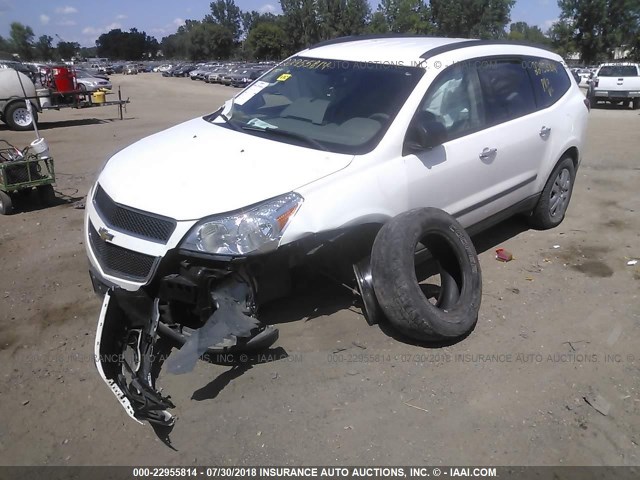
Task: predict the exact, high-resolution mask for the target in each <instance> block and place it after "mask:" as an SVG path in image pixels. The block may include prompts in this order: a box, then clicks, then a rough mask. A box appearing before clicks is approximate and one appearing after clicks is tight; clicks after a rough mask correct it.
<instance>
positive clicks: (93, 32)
mask: <svg viewBox="0 0 640 480" xmlns="http://www.w3.org/2000/svg"><path fill="white" fill-rule="evenodd" d="M116 28H122V25H120V24H119V23H118V22H114V23H111V24H109V25H105V26H104V27H84V28H83V29H82V34H83V35H86V36H87V37H93V38H95V37H98V36H100V35H102V34H103V33H107V32H108V31H110V30H114V29H116Z"/></svg>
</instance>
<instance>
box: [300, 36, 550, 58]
mask: <svg viewBox="0 0 640 480" xmlns="http://www.w3.org/2000/svg"><path fill="white" fill-rule="evenodd" d="M385 38H443V37H433V36H432V35H415V34H401V33H382V34H373V35H350V36H348V37H338V38H334V39H331V40H325V41H324V42H320V43H316V44H315V45H312V46H310V47H309V49H313V48H319V47H326V46H327V45H336V44H340V43H347V42H354V41H359V40H378V39H385ZM479 45H520V46H523V47H534V48H540V49H542V50H546V51H549V52H553V50H551V49H550V48H548V47H546V46H544V45H537V44H534V43H529V42H518V41H511V40H478V39H471V40H463V41H458V42H452V43H447V44H446V45H440V46H438V47H434V48H431V49H429V50H427V51H426V52H424V53H423V54H422V55H421V56H420V58H423V59H427V58H431V57H433V56H435V55H439V54H441V53H445V52H450V51H452V50H457V49H459V48H464V47H471V46H479Z"/></svg>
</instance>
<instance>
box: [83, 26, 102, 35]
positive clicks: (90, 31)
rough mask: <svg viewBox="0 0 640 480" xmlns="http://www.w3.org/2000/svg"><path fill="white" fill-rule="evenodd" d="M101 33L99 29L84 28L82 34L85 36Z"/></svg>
mask: <svg viewBox="0 0 640 480" xmlns="http://www.w3.org/2000/svg"><path fill="white" fill-rule="evenodd" d="M99 33H101V30H100V29H99V28H94V27H84V28H83V29H82V34H83V35H98V34H99Z"/></svg>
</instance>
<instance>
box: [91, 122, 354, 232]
mask: <svg viewBox="0 0 640 480" xmlns="http://www.w3.org/2000/svg"><path fill="white" fill-rule="evenodd" d="M352 159H353V155H343V154H337V153H331V152H325V151H321V150H313V149H310V148H305V147H300V146H296V145H289V144H287V143H283V142H279V141H275V140H268V139H264V138H260V137H257V136H254V135H251V134H249V133H244V132H236V131H234V130H231V129H229V128H226V127H222V126H220V125H215V124H211V123H209V122H207V121H205V120H203V119H202V118H197V119H194V120H190V121H188V122H185V123H183V124H180V125H178V126H176V127H173V128H170V129H168V130H165V131H163V132H160V133H157V134H155V135H151V136H150V137H147V138H144V139H142V140H140V141H138V142H136V143H134V144H133V145H131V146H129V147H127V148H125V149H124V150H121V151H120V152H118V153H117V154H115V155H114V156H113V157H111V159H110V160H109V162H108V163H107V165H106V166H105V168H104V170H103V171H102V173H101V174H100V177H99V179H98V182H99V183H100V185H101V186H102V188H103V189H104V190H105V191H106V192H107V194H108V195H109V196H110V197H111V198H112V199H113V200H114V201H115V202H117V203H120V204H122V205H126V206H129V207H133V208H137V209H140V210H144V211H147V212H151V213H156V214H158V215H164V216H168V217H171V218H175V219H176V220H197V219H200V218H203V217H206V216H209V215H214V214H218V213H225V212H230V211H233V210H237V209H240V208H242V207H246V206H249V205H252V204H255V203H258V202H261V201H263V200H267V199H269V198H273V197H276V196H278V195H281V194H285V193H288V192H291V191H293V190H295V189H296V188H299V187H301V186H303V185H306V184H308V183H311V182H313V181H315V180H318V179H320V178H322V177H324V176H327V175H330V174H332V173H334V172H337V171H338V170H341V169H343V168H345V167H346V166H348V165H349V163H351V160H352Z"/></svg>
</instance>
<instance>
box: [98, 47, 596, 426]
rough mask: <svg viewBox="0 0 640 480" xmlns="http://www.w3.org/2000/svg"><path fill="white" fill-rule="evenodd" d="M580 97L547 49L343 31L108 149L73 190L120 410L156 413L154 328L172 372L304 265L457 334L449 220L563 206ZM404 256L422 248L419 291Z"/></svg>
mask: <svg viewBox="0 0 640 480" xmlns="http://www.w3.org/2000/svg"><path fill="white" fill-rule="evenodd" d="M588 109H589V103H588V101H586V100H585V98H584V96H583V95H582V94H581V93H580V89H579V88H578V86H577V84H576V83H575V80H574V79H573V78H572V77H571V75H569V74H568V73H567V69H566V67H565V66H564V64H563V61H562V59H561V58H560V57H559V56H557V55H556V54H554V53H551V52H548V51H546V50H542V49H538V48H533V47H529V46H520V45H513V44H507V43H499V42H486V41H479V40H462V39H445V38H427V37H402V38H394V37H377V38H376V37H361V38H359V37H353V38H346V39H338V40H333V41H328V42H325V43H322V44H319V45H316V46H314V47H312V48H309V49H307V50H305V51H303V52H300V53H299V54H297V55H295V56H293V57H291V58H289V59H287V60H285V61H284V62H282V63H281V64H279V65H277V66H276V67H274V68H273V69H272V70H270V71H268V72H267V73H265V74H264V75H263V76H261V77H260V78H259V79H258V80H256V81H255V82H253V83H252V84H251V85H250V86H248V87H247V88H246V89H245V90H243V91H242V92H240V93H239V94H238V95H236V96H235V97H234V98H233V99H232V100H230V101H228V102H227V103H226V104H225V105H224V106H223V107H221V108H220V109H219V110H217V111H216V112H214V113H212V114H209V115H206V116H204V117H198V118H196V119H194V120H191V121H188V122H186V123H183V124H181V125H178V126H176V127H173V128H171V129H169V130H166V131H164V132H161V133H158V134H155V135H152V136H150V137H148V138H145V139H143V140H141V141H139V142H137V143H136V144H134V145H132V146H130V147H128V148H126V149H124V150H122V151H120V152H119V153H117V154H116V155H114V156H113V157H112V158H111V159H110V160H109V161H108V162H107V164H106V165H105V167H104V168H103V170H102V172H101V173H100V175H99V178H98V180H97V182H96V184H95V185H94V186H93V187H92V188H91V191H90V192H89V194H88V201H87V207H86V222H85V223H86V246H87V254H88V256H89V260H90V271H91V277H92V281H93V284H94V288H95V289H96V291H98V292H101V293H103V294H105V300H104V303H103V308H102V311H101V314H100V320H99V325H98V332H97V339H96V361H97V366H98V370H99V371H100V374H101V375H102V377H103V378H104V379H105V380H106V381H107V383H108V384H109V385H110V387H111V389H112V390H113V392H114V393H115V394H116V396H117V397H118V399H119V400H120V402H121V403H122V405H123V406H124V407H125V408H126V410H127V412H128V413H129V414H130V416H132V417H133V418H135V419H137V420H149V421H152V422H159V423H171V422H172V421H173V419H172V416H171V415H170V414H169V413H168V412H167V408H170V407H172V406H173V405H172V404H171V402H170V400H169V399H168V398H166V397H163V396H161V395H160V394H159V393H158V392H157V391H156V389H155V380H154V379H152V378H151V377H152V376H151V374H150V372H151V371H152V367H151V362H152V359H153V355H152V353H154V352H155V351H157V349H158V348H160V347H159V346H158V343H159V342H156V340H157V339H158V338H164V339H169V340H171V341H172V342H174V343H175V344H176V345H177V346H182V348H181V349H180V350H179V351H178V352H175V353H173V354H172V355H171V357H169V360H168V369H169V370H170V371H173V372H177V373H179V372H184V371H188V370H189V369H190V368H192V366H193V364H194V363H195V361H196V359H197V358H198V357H199V356H200V355H202V354H203V353H205V352H207V351H209V352H220V351H234V349H235V350H236V351H237V350H242V351H246V350H248V349H251V348H264V347H265V346H269V345H271V344H272V343H273V342H274V341H275V340H276V338H277V330H275V329H274V328H272V327H269V326H265V325H262V324H261V323H260V322H259V320H258V318H257V317H258V309H259V307H260V305H263V304H264V303H266V302H268V301H270V300H272V299H274V298H276V297H278V296H283V295H286V294H287V293H289V292H290V291H291V288H292V284H295V283H296V282H295V279H296V278H297V277H296V275H298V274H299V273H300V272H307V271H321V272H326V271H327V270H333V271H334V272H333V274H332V275H339V274H341V273H345V271H346V272H351V275H352V280H354V279H353V277H354V276H355V281H357V285H358V287H359V288H360V291H361V293H362V297H363V302H364V306H365V308H366V312H367V316H368V319H369V320H370V321H371V322H375V321H376V319H377V318H381V317H382V316H381V313H383V314H384V316H386V317H387V318H388V320H389V321H390V322H391V323H392V325H393V326H395V327H396V328H397V329H398V330H400V331H401V332H402V333H404V334H405V335H408V336H410V337H413V338H414V339H418V340H427V339H451V338H457V337H461V336H464V335H465V334H466V333H468V332H469V331H470V330H471V329H472V328H473V327H474V324H475V321H476V319H477V313H478V308H479V306H480V298H481V279H480V269H479V266H478V262H477V256H476V253H475V250H474V249H473V245H472V243H471V241H470V240H469V236H468V233H467V232H468V231H470V232H471V233H473V232H475V231H477V230H479V229H481V228H486V227H487V226H489V225H491V224H493V223H495V222H498V221H500V220H501V219H504V218H506V217H508V216H510V215H514V214H517V213H521V214H525V215H528V216H529V218H530V220H531V222H532V224H533V225H534V226H536V227H538V228H550V227H553V226H556V225H558V224H559V223H560V222H561V221H562V219H563V218H564V215H565V212H566V210H567V206H568V204H569V199H570V196H571V191H572V187H573V182H574V180H575V176H576V170H577V168H578V166H579V164H580V159H581V156H582V153H583V147H584V140H585V131H586V125H587V118H588ZM416 252H417V253H418V256H420V255H421V254H424V255H422V258H427V259H429V258H431V259H432V260H433V259H435V260H436V262H435V264H434V262H431V263H430V265H431V267H433V268H435V271H436V273H439V278H440V279H439V281H438V282H437V284H436V285H432V287H433V288H432V290H433V289H435V292H436V293H434V294H433V295H431V294H429V293H427V290H428V289H425V288H423V286H421V285H419V284H418V278H417V273H416V265H417V263H418V262H417V261H416V260H415V258H416V257H415V256H416ZM370 255H371V260H369V256H370ZM427 263H429V262H427ZM352 265H353V266H354V269H353V270H351V267H352ZM345 266H346V267H347V268H344V267H345ZM431 267H430V268H431ZM336 272H337V273H336ZM353 272H355V275H353ZM355 283H356V282H354V284H355ZM380 308H381V310H380ZM154 349H156V350H154ZM127 352H129V353H128V356H127V354H126V353H127ZM122 353H125V355H124V356H122V355H121V354H122ZM127 359H128V360H127Z"/></svg>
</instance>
